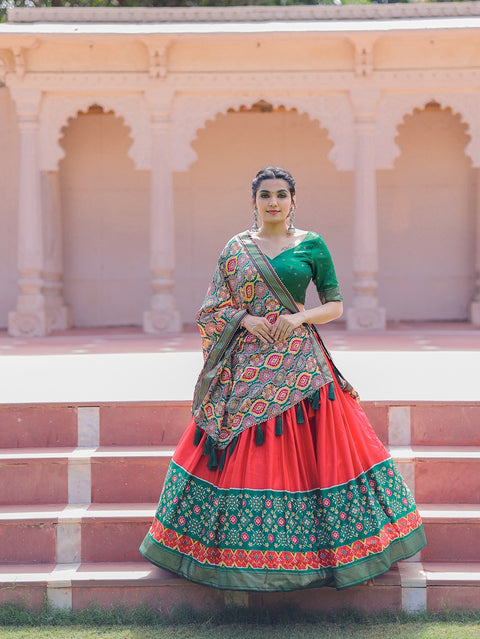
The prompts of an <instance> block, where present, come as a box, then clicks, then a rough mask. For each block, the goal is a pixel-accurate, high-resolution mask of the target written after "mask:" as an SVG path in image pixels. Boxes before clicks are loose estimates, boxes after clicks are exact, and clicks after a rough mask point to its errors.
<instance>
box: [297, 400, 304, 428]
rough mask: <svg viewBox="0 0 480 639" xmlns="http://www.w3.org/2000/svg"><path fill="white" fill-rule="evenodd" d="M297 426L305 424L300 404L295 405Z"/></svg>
mask: <svg viewBox="0 0 480 639" xmlns="http://www.w3.org/2000/svg"><path fill="white" fill-rule="evenodd" d="M297 424H305V418H304V416H303V408H302V404H301V403H299V404H297Z"/></svg>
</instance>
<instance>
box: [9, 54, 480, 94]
mask: <svg viewBox="0 0 480 639" xmlns="http://www.w3.org/2000/svg"><path fill="white" fill-rule="evenodd" d="M4 60H5V76H6V84H8V85H11V86H13V85H16V83H17V82H18V81H19V79H18V78H17V77H15V75H14V74H12V73H9V71H11V65H9V63H8V62H7V58H4ZM9 67H10V68H9ZM156 69H157V67H155V66H154V67H152V68H151V70H149V71H146V72H144V73H138V72H135V73H78V72H73V73H66V72H59V73H50V72H47V73H28V72H27V73H26V74H25V75H24V77H23V78H22V82H23V83H24V84H25V85H28V86H30V87H32V88H39V89H42V90H44V91H51V92H53V91H78V90H88V91H98V90H103V91H105V90H109V91H123V92H128V91H135V92H137V91H144V90H148V89H150V88H154V87H156V86H163V87H165V88H168V89H169V90H173V91H200V92H203V91H206V90H210V91H233V92H234V91H235V90H236V89H237V87H238V86H241V87H242V88H243V89H245V90H247V91H257V92H258V91H259V92H261V93H263V92H264V86H265V84H268V87H269V89H268V90H269V91H280V92H282V93H284V92H285V89H286V88H288V90H295V91H300V92H302V93H303V92H305V91H315V92H318V91H326V92H331V91H348V90H350V89H351V88H352V87H355V86H364V82H365V77H364V76H363V75H360V76H358V75H357V74H356V71H355V70H352V71H339V72H333V71H288V72H283V71H278V72H268V73H266V72H263V71H249V72H242V71H240V72H235V71H231V72H216V73H215V72H213V73H209V72H198V73H178V72H172V71H168V73H167V74H166V77H163V78H162V77H159V76H160V75H161V73H163V71H162V72H160V71H159V72H158V73H157V70H156ZM165 71H166V70H165ZM150 73H153V76H154V77H151V75H150ZM368 83H369V84H370V86H374V87H376V88H378V89H381V90H384V91H413V92H415V91H417V90H419V91H421V90H422V89H424V88H429V87H432V88H436V87H438V86H441V87H443V88H445V89H451V90H457V91H458V90H470V88H471V87H472V86H479V85H480V68H473V69H418V70H405V71H402V70H398V71H373V72H372V73H371V75H369V76H368Z"/></svg>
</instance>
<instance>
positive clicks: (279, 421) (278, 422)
mask: <svg viewBox="0 0 480 639" xmlns="http://www.w3.org/2000/svg"><path fill="white" fill-rule="evenodd" d="M275 435H283V424H282V415H281V414H280V415H278V416H277V419H276V420H275Z"/></svg>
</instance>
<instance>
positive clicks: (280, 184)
mask: <svg viewBox="0 0 480 639" xmlns="http://www.w3.org/2000/svg"><path fill="white" fill-rule="evenodd" d="M258 190H259V191H290V188H289V186H288V182H287V181H286V180H282V179H281V178H269V179H267V180H262V181H261V182H260V186H259V187H258Z"/></svg>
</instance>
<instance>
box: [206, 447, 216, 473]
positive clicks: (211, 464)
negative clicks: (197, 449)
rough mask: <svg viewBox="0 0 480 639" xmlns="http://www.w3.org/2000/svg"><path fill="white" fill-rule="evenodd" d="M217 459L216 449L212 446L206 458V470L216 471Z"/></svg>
mask: <svg viewBox="0 0 480 639" xmlns="http://www.w3.org/2000/svg"><path fill="white" fill-rule="evenodd" d="M217 466H218V459H217V449H216V448H215V447H214V446H212V449H211V451H210V455H209V456H208V470H217Z"/></svg>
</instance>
